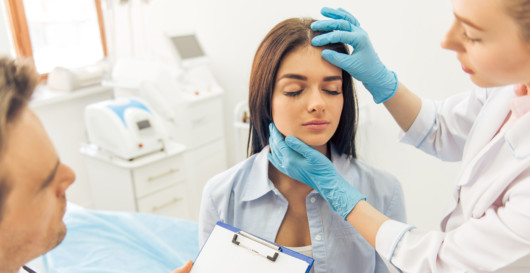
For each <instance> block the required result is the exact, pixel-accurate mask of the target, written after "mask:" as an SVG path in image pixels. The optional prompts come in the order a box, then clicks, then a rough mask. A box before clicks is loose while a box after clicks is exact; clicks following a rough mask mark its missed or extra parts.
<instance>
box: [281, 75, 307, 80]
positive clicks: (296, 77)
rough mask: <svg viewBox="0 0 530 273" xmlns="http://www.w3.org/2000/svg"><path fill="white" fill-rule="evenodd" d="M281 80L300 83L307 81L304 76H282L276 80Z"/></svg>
mask: <svg viewBox="0 0 530 273" xmlns="http://www.w3.org/2000/svg"><path fill="white" fill-rule="evenodd" d="M281 79H295V80H301V81H307V77H306V76H302V75H298V74H284V75H282V76H281V77H280V78H278V80H281Z"/></svg>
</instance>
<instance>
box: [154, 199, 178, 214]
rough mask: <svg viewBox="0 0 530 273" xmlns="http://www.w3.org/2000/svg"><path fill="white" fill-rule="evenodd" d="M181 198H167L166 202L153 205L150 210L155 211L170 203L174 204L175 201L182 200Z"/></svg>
mask: <svg viewBox="0 0 530 273" xmlns="http://www.w3.org/2000/svg"><path fill="white" fill-rule="evenodd" d="M182 199H183V198H182V197H173V199H171V200H169V201H168V202H166V203H164V204H162V205H160V206H153V208H152V209H151V211H152V212H156V211H157V210H159V209H163V208H165V207H167V206H169V205H172V204H175V203H177V202H180V201H182Z"/></svg>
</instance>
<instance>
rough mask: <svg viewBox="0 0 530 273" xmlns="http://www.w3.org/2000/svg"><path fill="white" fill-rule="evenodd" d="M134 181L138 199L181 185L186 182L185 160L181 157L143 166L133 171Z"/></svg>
mask: <svg viewBox="0 0 530 273" xmlns="http://www.w3.org/2000/svg"><path fill="white" fill-rule="evenodd" d="M133 180H134V187H135V189H136V196H137V197H143V196H146V195H148V194H150V193H153V192H156V191H159V190H161V189H163V188H167V187H169V186H171V185H175V184H177V183H181V182H182V181H183V180H185V170H184V160H183V159H182V156H180V155H179V156H176V157H171V158H168V159H166V160H162V161H157V162H155V163H152V164H149V165H146V166H142V167H140V168H138V169H136V170H133Z"/></svg>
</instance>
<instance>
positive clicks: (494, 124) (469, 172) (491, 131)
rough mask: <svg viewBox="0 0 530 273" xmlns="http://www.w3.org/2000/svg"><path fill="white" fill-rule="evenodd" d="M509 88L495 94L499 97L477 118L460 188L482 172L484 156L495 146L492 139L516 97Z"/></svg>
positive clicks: (458, 182)
mask: <svg viewBox="0 0 530 273" xmlns="http://www.w3.org/2000/svg"><path fill="white" fill-rule="evenodd" d="M508 88H509V89H508ZM508 88H507V89H503V90H499V91H498V93H497V94H493V95H494V96H498V97H497V98H494V99H490V100H488V101H487V102H486V103H487V105H485V106H484V109H483V111H482V112H481V113H480V115H479V116H478V117H477V120H476V121H475V127H474V128H473V129H472V131H471V132H470V134H469V136H468V140H467V142H466V147H465V150H464V158H463V160H462V168H461V172H460V174H459V176H458V180H457V185H458V186H463V185H466V184H468V183H469V182H470V181H471V179H470V178H471V177H474V176H475V175H476V172H477V171H479V170H480V167H481V164H480V161H482V160H483V159H484V154H486V153H487V152H488V151H489V148H490V147H491V146H492V145H493V143H494V141H492V138H493V137H494V136H495V134H496V133H497V131H498V130H499V128H500V127H501V126H502V124H503V123H504V120H505V119H506V117H507V115H508V113H509V112H510V106H509V102H510V100H511V99H512V98H513V97H514V96H515V95H514V93H513V88H511V87H508Z"/></svg>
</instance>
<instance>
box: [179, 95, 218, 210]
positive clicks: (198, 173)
mask: <svg viewBox="0 0 530 273" xmlns="http://www.w3.org/2000/svg"><path fill="white" fill-rule="evenodd" d="M222 94H223V92H222V90H214V91H212V92H210V93H206V94H205V95H201V96H196V97H193V96H191V97H188V98H187V99H186V101H185V102H179V103H178V104H175V105H174V106H172V107H173V110H174V111H175V114H176V115H175V116H176V120H175V122H174V124H173V126H172V129H171V130H170V135H171V136H172V138H173V139H174V140H175V141H177V142H179V143H182V144H184V145H186V147H187V150H186V152H185V160H186V170H187V171H188V185H189V191H190V218H191V219H192V220H198V218H199V209H200V204H201V197H202V190H203V188H204V185H205V184H206V182H208V180H209V179H210V178H212V177H213V176H214V175H216V174H218V173H221V172H223V171H225V170H226V168H227V163H226V146H225V136H224V130H223V128H224V127H223V124H224V120H223V102H222V98H223V97H222Z"/></svg>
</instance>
